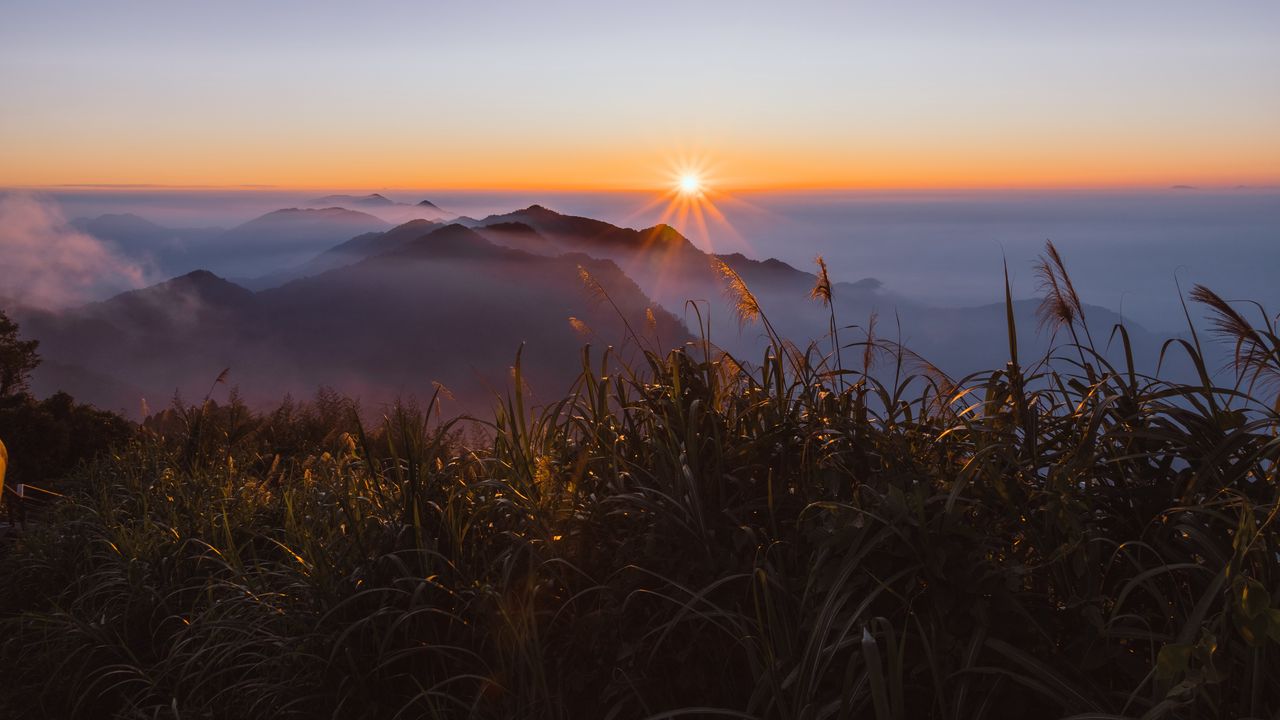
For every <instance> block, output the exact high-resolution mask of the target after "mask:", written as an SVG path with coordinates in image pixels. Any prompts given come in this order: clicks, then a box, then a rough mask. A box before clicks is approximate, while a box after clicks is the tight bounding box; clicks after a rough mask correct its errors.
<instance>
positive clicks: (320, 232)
mask: <svg viewBox="0 0 1280 720" xmlns="http://www.w3.org/2000/svg"><path fill="white" fill-rule="evenodd" d="M72 225H73V226H74V227H76V228H77V229H79V230H81V231H82V232H85V233H88V234H90V235H93V236H94V237H96V238H98V239H100V240H103V241H105V242H107V243H108V244H110V245H111V246H112V247H113V248H115V249H116V250H117V251H119V253H120V254H121V255H122V256H124V257H126V258H128V259H130V260H132V261H134V262H137V263H138V264H140V265H142V266H143V267H144V268H147V269H148V270H150V271H152V272H153V273H157V274H160V275H161V276H162V277H163V276H168V277H173V276H177V275H182V274H184V273H188V272H191V271H193V270H196V269H200V268H204V269H209V270H212V271H215V272H218V273H221V274H223V275H232V276H238V275H250V276H252V275H261V274H263V272H264V271H267V270H272V269H274V268H287V267H292V266H295V265H298V264H301V263H302V262H304V261H306V260H308V259H310V258H312V257H314V256H315V255H316V254H317V253H319V252H321V251H323V250H325V249H328V248H329V247H332V246H333V245H334V244H335V243H339V242H343V241H345V240H348V239H350V238H352V237H355V236H356V235H361V234H364V233H368V232H380V231H383V230H386V229H387V228H389V227H391V224H390V223H388V222H386V221H385V220H382V219H380V218H377V217H374V216H372V215H369V214H367V213H362V212H358V211H354V210H345V209H342V208H324V209H296V208H290V209H285V210H277V211H275V212H270V213H267V214H266V215H263V216H261V217H257V218H254V219H252V220H250V221H248V222H246V223H243V224H241V225H238V226H236V227H234V228H231V229H230V230H224V229H221V228H169V227H164V226H161V225H158V224H156V223H154V222H151V221H150V220H147V219H145V218H142V217H139V216H137V215H132V214H121V215H100V216H98V217H95V218H80V219H77V220H74V221H73V222H72Z"/></svg>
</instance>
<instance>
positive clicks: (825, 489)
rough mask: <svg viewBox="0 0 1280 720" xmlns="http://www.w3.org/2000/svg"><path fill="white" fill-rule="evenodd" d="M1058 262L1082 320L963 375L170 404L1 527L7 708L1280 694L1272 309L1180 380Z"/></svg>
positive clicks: (1131, 709) (285, 711)
mask: <svg viewBox="0 0 1280 720" xmlns="http://www.w3.org/2000/svg"><path fill="white" fill-rule="evenodd" d="M1042 271H1043V272H1044V273H1045V278H1046V289H1047V294H1048V297H1047V299H1046V305H1045V308H1044V310H1045V313H1044V318H1045V320H1046V331H1047V332H1054V331H1056V332H1058V333H1059V334H1061V335H1063V336H1064V337H1066V336H1070V337H1071V338H1073V341H1072V342H1070V343H1069V344H1067V345H1065V346H1064V347H1063V348H1062V350H1061V352H1060V353H1059V355H1061V357H1060V358H1058V359H1057V360H1056V361H1055V362H1054V363H1043V362H1041V363H1034V364H1032V363H1026V362H1021V361H1020V358H1019V357H1018V351H1017V342H1016V341H1017V338H1016V334H1015V333H1014V332H1013V330H1012V327H1011V328H1010V333H1009V337H1010V358H1011V359H1010V362H1009V364H1008V365H1007V366H1006V367H1005V368H1002V369H999V370H996V371H993V372H989V373H985V374H981V375H976V376H972V377H969V378H964V379H951V378H947V377H945V376H944V375H942V374H941V373H940V372H938V371H937V370H936V369H935V368H933V367H932V366H930V365H928V364H927V363H925V362H923V361H922V360H920V359H919V358H916V357H914V356H912V355H911V354H910V353H909V352H908V351H905V350H903V349H901V348H897V347H895V346H893V345H892V344H891V343H885V342H882V341H879V340H877V339H876V338H875V337H874V335H873V334H870V333H864V336H866V337H864V338H863V339H862V340H861V341H860V342H856V343H851V344H849V345H846V346H844V347H843V348H842V347H840V346H839V344H838V343H837V344H836V346H835V351H834V352H831V353H830V354H829V355H828V356H823V355H822V354H821V353H819V352H818V350H817V349H810V351H809V352H807V353H806V352H801V351H799V350H797V349H795V348H794V347H791V346H788V345H786V344H785V343H782V342H777V343H775V345H774V347H773V348H772V349H771V351H770V352H769V353H768V354H767V355H766V356H765V357H764V358H763V360H762V361H761V362H760V364H759V365H758V366H744V365H740V364H739V363H738V362H736V361H734V360H733V359H731V358H728V357H725V356H717V355H716V353H714V352H713V351H712V349H711V348H710V347H709V346H703V347H701V348H698V347H691V348H688V349H686V350H681V351H676V352H672V353H670V354H665V355H664V354H659V353H649V354H648V355H647V358H648V365H647V367H644V368H641V369H638V370H637V371H636V372H622V373H618V372H611V371H610V368H612V367H613V365H612V363H611V362H610V361H609V358H608V354H607V353H606V354H605V357H600V356H593V355H592V354H591V353H590V351H584V353H583V359H582V363H583V372H582V375H581V377H580V379H579V381H578V383H577V385H576V386H575V387H574V388H573V389H572V391H571V392H570V393H568V394H567V396H566V397H565V398H564V399H563V401H561V402H559V403H558V404H555V405H553V406H550V407H545V408H539V409H536V411H532V412H531V409H530V408H527V407H525V398H524V395H523V393H522V392H521V391H520V388H521V387H522V383H521V381H520V377H519V372H518V364H517V373H516V378H515V387H516V388H517V390H516V391H513V392H512V394H511V396H510V398H509V399H508V400H507V401H506V402H505V404H504V405H503V406H501V407H500V408H499V409H498V410H497V412H496V416H495V418H494V419H493V421H492V422H491V423H489V424H486V425H484V427H483V432H480V433H472V437H470V438H466V437H464V433H463V430H464V429H465V427H464V425H462V424H460V423H459V422H458V421H442V420H441V418H440V417H439V415H438V413H435V412H433V409H434V407H435V405H434V404H433V403H428V404H427V405H426V406H424V407H423V408H421V409H414V408H411V407H401V408H396V409H394V410H393V411H391V412H389V413H388V414H387V417H386V418H385V421H384V422H383V423H382V424H381V425H380V427H376V428H366V427H364V426H362V424H361V423H360V421H359V419H358V414H357V413H355V412H354V411H353V409H352V408H351V407H350V406H349V403H347V402H346V401H343V400H341V399H340V398H336V397H331V396H324V397H321V398H320V399H318V400H317V402H315V403H312V404H308V405H293V404H287V405H286V406H284V407H282V408H281V409H279V410H278V411H276V412H275V413H270V414H265V415H254V414H252V413H250V412H248V411H247V410H246V409H244V408H243V407H241V406H239V405H238V404H235V403H231V404H224V405H222V406H218V405H215V404H213V403H205V404H203V405H199V406H195V407H188V408H178V409H175V410H173V411H169V412H168V413H164V414H162V415H159V416H156V417H153V418H152V419H151V420H149V421H148V422H147V423H146V424H145V425H144V426H143V427H142V429H141V430H140V431H139V433H138V436H137V437H136V439H134V440H132V441H131V442H129V443H128V444H126V445H122V446H119V448H118V450H117V451H116V452H115V454H114V455H113V456H111V457H108V458H105V459H103V460H102V461H100V462H98V463H96V464H93V465H91V466H88V467H87V468H86V469H85V470H84V471H83V473H82V474H81V475H80V476H79V477H78V478H76V479H74V480H73V481H69V482H68V484H67V485H66V486H64V488H63V489H64V490H67V491H69V492H72V494H73V496H74V497H73V499H72V500H70V501H68V502H65V503H62V504H61V505H59V506H58V507H56V508H55V509H54V510H53V511H52V513H53V514H52V515H50V516H49V517H47V522H45V523H44V524H43V525H41V526H40V527H39V528H38V529H35V530H33V531H31V532H29V533H28V534H27V535H26V536H25V537H24V538H23V539H22V540H21V541H20V542H19V543H17V544H15V545H13V546H12V547H10V548H9V549H8V550H6V551H4V557H3V559H2V560H0V562H2V563H3V567H2V568H0V572H3V575H2V577H4V578H5V581H6V582H5V583H4V584H3V586H0V587H2V589H0V623H3V624H2V625H0V643H2V644H0V667H3V668H4V683H3V684H2V685H0V714H6V715H7V716H15V717H17V716H22V715H23V714H26V715H30V716H33V717H85V718H94V717H124V718H133V717H137V718H143V717H146V718H153V717H154V718H159V717H173V718H187V717H193V718H206V717H208V718H256V717H262V718H282V717H299V718H316V717H337V718H393V717H394V718H437V717H438V718H459V717H471V718H669V717H690V718H693V717H701V718H713V717H736V718H777V719H780V720H781V719H786V720H792V719H795V720H799V719H802V718H803V719H813V720H817V719H819V718H866V717H874V718H923V717H929V718H983V717H987V718H1006V717H1068V716H1070V717H1079V718H1111V717H1132V718H1138V717H1142V718H1161V717H1165V718H1174V717H1177V718H1183V717H1188V718H1189V717H1258V718H1262V717H1275V716H1277V714H1280V608H1278V607H1277V601H1276V600H1275V599H1274V598H1277V597H1280V556H1278V555H1277V551H1278V550H1280V548H1277V540H1278V539H1280V536H1278V535H1277V533H1276V531H1275V518H1276V514H1277V512H1280V499H1278V496H1277V484H1276V481H1277V478H1276V461H1277V457H1278V456H1280V440H1278V439H1277V429H1278V428H1280V425H1278V423H1277V420H1280V415H1278V412H1280V409H1278V408H1277V405H1276V402H1275V397H1274V386H1269V385H1267V381H1268V380H1274V379H1275V378H1277V377H1280V354H1278V350H1280V343H1278V341H1277V336H1276V332H1275V328H1274V327H1273V326H1271V325H1270V324H1269V323H1268V322H1267V320H1266V318H1265V317H1264V318H1263V321H1262V324H1260V325H1251V324H1250V323H1249V322H1248V321H1247V320H1246V319H1245V318H1244V317H1243V316H1241V315H1239V314H1237V313H1236V311H1235V310H1234V309H1233V308H1232V307H1231V306H1230V305H1228V304H1227V303H1225V302H1222V301H1221V300H1220V299H1219V298H1218V297H1217V296H1215V295H1213V294H1212V293H1210V292H1208V291H1207V290H1203V289H1197V291H1196V292H1195V293H1194V294H1193V296H1194V297H1195V298H1196V299H1197V300H1199V301H1200V302H1201V303H1203V304H1204V306H1206V307H1207V308H1208V309H1209V310H1210V311H1211V312H1212V313H1213V316H1214V318H1215V319H1216V321H1217V323H1218V329H1219V330H1220V331H1221V333H1222V334H1223V335H1224V336H1225V337H1227V338H1228V339H1229V341H1230V343H1231V344H1232V347H1233V348H1234V350H1235V357H1236V359H1237V362H1236V366H1235V371H1236V377H1237V378H1239V379H1240V382H1239V383H1237V384H1235V385H1234V386H1232V387H1215V386H1214V384H1213V383H1212V381H1211V377H1212V374H1211V372H1210V370H1211V369H1212V368H1206V367H1205V363H1204V360H1203V357H1204V352H1203V348H1202V347H1201V346H1200V340H1199V338H1195V337H1192V338H1191V339H1188V340H1187V341H1176V342H1174V343H1172V344H1171V345H1170V346H1169V348H1168V349H1167V350H1168V352H1177V353H1184V354H1186V355H1188V356H1189V357H1190V358H1191V359H1192V361H1193V363H1194V364H1195V365H1196V367H1197V368H1198V369H1199V371H1200V374H1201V382H1200V383H1195V384H1176V383H1171V382H1165V381H1162V380H1160V379H1157V378H1153V377H1147V376H1144V375H1142V374H1140V373H1139V372H1138V371H1137V370H1136V368H1134V367H1133V366H1132V363H1131V362H1130V363H1121V364H1120V365H1119V366H1113V365H1112V364H1111V363H1109V362H1108V361H1107V360H1106V359H1105V358H1104V357H1103V356H1102V355H1101V354H1100V353H1098V352H1095V350H1094V343H1093V340H1092V339H1091V338H1090V337H1089V335H1088V328H1087V325H1086V324H1085V323H1084V317H1083V311H1084V308H1083V307H1082V306H1081V305H1080V303H1079V300H1078V299H1077V298H1075V293H1074V290H1072V289H1071V288H1070V284H1069V279H1068V278H1067V277H1066V276H1065V274H1064V273H1061V261H1060V259H1057V258H1056V254H1052V253H1051V255H1050V257H1049V258H1048V259H1047V260H1046V264H1045V265H1044V267H1043V268H1042ZM730 272H732V271H730ZM729 279H730V282H731V286H732V287H733V288H734V291H735V292H736V293H737V294H738V299H739V301H740V308H741V309H742V312H743V314H744V317H745V318H746V319H753V318H756V317H759V318H760V319H761V320H762V321H765V318H763V317H762V316H761V315H760V308H759V307H758V306H755V305H754V299H753V298H752V297H751V296H750V291H749V290H748V289H747V288H746V287H745V286H742V285H741V283H740V281H739V282H738V284H737V285H733V278H732V277H730V278H729ZM1050 281H1052V282H1050ZM822 282H823V279H820V282H819V286H818V288H816V289H815V295H816V296H817V297H818V298H819V299H828V298H827V297H825V296H824V292H825V293H827V294H829V292H830V286H829V285H827V286H826V290H825V291H824V290H823V285H822ZM765 325H766V327H767V321H766V322H765ZM832 329H833V337H834V335H835V332H834V331H835V329H836V322H835V318H833V319H832ZM853 332H854V331H853V330H851V329H845V333H844V334H845V335H846V336H847V335H850V334H852V333H853ZM1111 343H1113V344H1114V345H1116V346H1118V347H1121V348H1123V347H1124V345H1125V336H1124V331H1123V329H1118V330H1116V331H1115V333H1114V334H1113V335H1112V338H1111ZM841 351H842V352H841ZM849 368H854V369H849ZM876 368H878V372H876V371H875V370H876ZM877 378H880V379H877ZM884 378H888V379H884ZM12 449H13V448H12V447H11V450H12Z"/></svg>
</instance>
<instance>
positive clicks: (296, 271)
mask: <svg viewBox="0 0 1280 720" xmlns="http://www.w3.org/2000/svg"><path fill="white" fill-rule="evenodd" d="M441 227H443V225H442V224H441V223H437V222H432V221H430V220H410V221H409V222H407V223H404V224H402V225H397V226H396V227H394V228H392V229H390V230H387V231H385V232H369V233H363V234H361V235H357V236H355V237H353V238H351V239H350V240H347V241H346V242H343V243H340V244H338V245H335V246H333V247H331V248H329V249H327V250H325V251H324V252H322V253H320V254H319V255H316V256H315V257H313V258H311V259H310V260H307V261H306V262H304V263H301V264H298V265H295V266H293V267H291V268H287V269H285V270H280V271H278V272H274V273H269V274H267V275H263V276H260V277H257V278H253V279H251V280H244V281H242V284H243V285H244V286H245V287H247V288H250V289H253V290H266V289H268V288H273V287H278V286H280V285H283V284H285V283H287V282H289V281H291V280H297V279H299V278H304V277H310V276H312V275H319V274H320V273H323V272H327V271H329V270H333V269H335V268H340V267H343V266H345V265H351V264H354V263H357V262H359V261H361V260H363V259H365V258H367V257H372V256H374V255H378V254H380V253H383V252H386V251H388V250H394V249H395V248H398V247H399V246H400V245H402V244H404V243H406V242H408V241H410V240H412V239H414V238H417V237H420V236H422V235H425V234H427V233H429V232H431V231H432V230H436V229H438V228H441Z"/></svg>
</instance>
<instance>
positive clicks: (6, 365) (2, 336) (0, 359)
mask: <svg viewBox="0 0 1280 720" xmlns="http://www.w3.org/2000/svg"><path fill="white" fill-rule="evenodd" d="M39 344H40V343H39V342H38V341H36V340H19V339H18V324H17V323H15V322H13V321H12V320H10V319H9V316H8V315H5V314H4V311H3V310H0V398H7V397H10V396H12V395H17V394H18V393H20V392H24V391H25V390H26V389H27V381H28V379H29V376H30V374H31V371H32V370H34V369H35V368H36V366H37V365H39V364H40V356H39V355H37V354H36V346H38V345H39Z"/></svg>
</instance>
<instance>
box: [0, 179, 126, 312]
mask: <svg viewBox="0 0 1280 720" xmlns="http://www.w3.org/2000/svg"><path fill="white" fill-rule="evenodd" d="M146 279H147V272H146V270H145V269H144V267H143V265H142V264H140V263H138V262H136V261H134V260H130V259H128V258H125V257H124V256H122V255H121V254H120V253H118V252H117V250H116V249H115V248H113V247H112V246H111V245H110V244H108V243H106V242H103V241H102V240H99V239H97V238H95V237H93V236H91V235H89V234H87V233H84V232H80V231H78V230H76V229H74V228H73V227H71V226H70V225H69V224H68V223H67V220H66V218H65V217H64V216H63V215H62V213H61V211H60V209H59V207H58V205H57V204H55V203H52V202H49V201H46V200H44V199H42V198H40V197H37V196H35V195H30V194H19V193H0V297H5V298H9V299H10V302H13V303H19V304H23V305H28V306H33V307H38V308H46V309H55V308H65V307H70V306H72V305H76V304H79V303H84V302H88V301H90V300H94V299H98V298H101V297H104V296H106V295H110V294H114V293H118V292H121V291H123V290H128V289H132V288H137V287H141V286H142V285H143V283H144V281H145V280H146Z"/></svg>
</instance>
